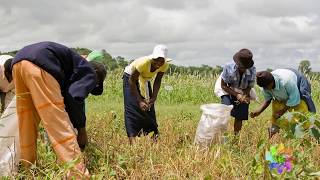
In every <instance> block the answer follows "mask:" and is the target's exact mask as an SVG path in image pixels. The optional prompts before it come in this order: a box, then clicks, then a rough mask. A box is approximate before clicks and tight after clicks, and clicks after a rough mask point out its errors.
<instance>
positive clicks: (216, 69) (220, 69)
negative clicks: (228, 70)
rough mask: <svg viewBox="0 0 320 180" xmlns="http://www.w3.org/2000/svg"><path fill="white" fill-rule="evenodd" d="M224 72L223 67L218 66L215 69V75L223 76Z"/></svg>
mask: <svg viewBox="0 0 320 180" xmlns="http://www.w3.org/2000/svg"><path fill="white" fill-rule="evenodd" d="M222 71H223V68H222V67H221V66H216V67H215V68H213V74H221V73H222Z"/></svg>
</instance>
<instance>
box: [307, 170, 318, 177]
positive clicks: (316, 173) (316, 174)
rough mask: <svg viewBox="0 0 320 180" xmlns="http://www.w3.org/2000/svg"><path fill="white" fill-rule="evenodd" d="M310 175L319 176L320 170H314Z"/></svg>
mask: <svg viewBox="0 0 320 180" xmlns="http://www.w3.org/2000/svg"><path fill="white" fill-rule="evenodd" d="M309 175H310V176H318V177H320V171H318V172H314V173H310V174H309Z"/></svg>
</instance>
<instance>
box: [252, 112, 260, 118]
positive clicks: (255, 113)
mask: <svg viewBox="0 0 320 180" xmlns="http://www.w3.org/2000/svg"><path fill="white" fill-rule="evenodd" d="M260 114H261V112H260V111H253V112H251V113H250V117H251V118H255V117H257V116H259V115H260Z"/></svg>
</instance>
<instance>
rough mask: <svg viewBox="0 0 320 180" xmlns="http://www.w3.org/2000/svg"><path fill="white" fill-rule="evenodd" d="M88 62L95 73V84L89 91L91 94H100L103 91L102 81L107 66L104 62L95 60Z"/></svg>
mask: <svg viewBox="0 0 320 180" xmlns="http://www.w3.org/2000/svg"><path fill="white" fill-rule="evenodd" d="M89 64H90V65H91V67H92V68H93V69H94V70H95V72H96V75H97V86H96V87H95V88H94V89H93V90H92V91H91V94H92V95H101V94H102V93H103V81H104V80H105V78H106V76H107V68H106V67H105V65H104V64H102V63H99V62H96V61H89Z"/></svg>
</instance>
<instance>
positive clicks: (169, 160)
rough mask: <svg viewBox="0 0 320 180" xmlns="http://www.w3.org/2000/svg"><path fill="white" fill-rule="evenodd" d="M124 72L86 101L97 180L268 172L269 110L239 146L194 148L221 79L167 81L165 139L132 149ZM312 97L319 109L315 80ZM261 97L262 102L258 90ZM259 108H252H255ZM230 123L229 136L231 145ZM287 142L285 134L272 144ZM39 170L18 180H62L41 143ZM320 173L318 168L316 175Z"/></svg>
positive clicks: (315, 160)
mask: <svg viewBox="0 0 320 180" xmlns="http://www.w3.org/2000/svg"><path fill="white" fill-rule="evenodd" d="M121 78H122V72H120V71H117V72H112V73H111V74H109V75H108V78H107V80H106V82H105V86H106V90H105V92H104V94H103V95H102V96H97V97H94V96H90V97H89V98H88V100H87V119H88V120H87V130H88V136H89V145H88V147H87V148H86V150H85V155H86V161H87V167H88V169H89V171H90V173H91V174H92V178H93V179H261V178H264V177H265V176H264V171H263V170H262V171H261V169H260V171H259V170H257V169H255V168H254V167H253V166H252V160H253V159H254V158H255V154H257V153H259V152H258V149H257V144H258V142H259V141H261V140H265V141H267V130H266V129H267V127H268V126H269V117H270V110H268V111H266V112H264V113H263V114H262V115H261V116H260V117H259V118H256V119H250V120H249V121H247V122H245V123H244V127H243V129H242V132H241V136H240V142H239V144H238V145H235V144H232V143H231V142H227V143H226V144H223V145H218V144H216V145H213V146H212V147H211V148H210V149H209V150H202V149H199V148H198V147H196V146H194V145H193V139H194V135H195V130H196V128H197V125H198V121H199V119H200V115H201V111H200V109H199V106H200V105H201V104H204V103H213V102H219V99H218V98H216V97H215V96H214V94H213V85H214V81H215V78H216V77H200V76H191V75H190V76H189V75H179V74H175V75H172V76H165V77H164V79H163V82H162V87H161V90H160V94H159V97H158V100H157V104H156V112H157V119H158V124H159V130H160V138H159V140H158V142H157V143H153V142H152V140H151V139H150V138H149V137H141V138H138V140H137V143H135V144H134V145H129V143H128V141H127V137H126V132H125V128H124V116H123V95H122V79H121ZM312 86H313V90H314V91H313V97H314V99H315V101H316V104H317V106H318V107H319V99H320V98H319V97H320V96H319V95H320V90H319V89H320V84H319V80H318V79H313V80H312ZM257 91H258V94H259V95H260V98H262V97H261V93H260V92H259V88H257ZM257 105H258V104H257V103H252V107H251V108H254V107H256V106H257ZM232 124H233V122H232V121H231V122H230V126H229V131H228V132H229V133H228V136H229V138H230V139H232V130H233V129H232ZM282 141H286V140H285V139H283V138H282V137H281V134H280V135H279V136H278V137H276V138H275V139H274V140H273V141H272V142H275V143H276V142H282ZM312 152H313V153H312V154H310V155H309V159H310V164H313V165H314V167H320V149H319V146H318V147H317V146H316V147H315V148H314V149H312ZM38 156H39V157H38V163H37V166H33V168H32V169H30V170H21V171H20V173H19V174H18V175H17V177H18V178H36V179H51V178H53V177H54V178H59V177H63V175H64V174H63V172H64V170H65V166H58V165H57V164H56V158H55V155H54V153H53V152H52V150H51V148H50V147H49V146H48V145H46V144H44V143H43V142H42V141H39V151H38ZM317 170H319V168H318V169H317Z"/></svg>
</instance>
